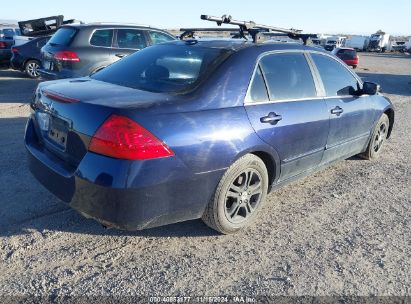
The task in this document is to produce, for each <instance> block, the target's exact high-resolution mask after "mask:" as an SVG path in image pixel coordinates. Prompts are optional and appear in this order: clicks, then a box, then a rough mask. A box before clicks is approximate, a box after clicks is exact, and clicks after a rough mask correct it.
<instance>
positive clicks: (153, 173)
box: [25, 118, 223, 230]
mask: <svg viewBox="0 0 411 304" xmlns="http://www.w3.org/2000/svg"><path fill="white" fill-rule="evenodd" d="M35 137H36V134H35V130H34V123H33V120H32V119H31V118H30V119H29V121H28V123H27V126H26V135H25V145H26V148H27V151H28V164H29V169H30V171H31V172H32V174H33V175H34V177H35V178H36V179H37V180H38V181H39V182H40V183H41V184H42V185H43V186H44V187H45V188H47V189H48V190H49V191H50V192H51V193H53V194H54V195H56V196H57V197H58V198H60V199H61V200H62V201H64V202H66V203H67V204H69V205H70V206H71V207H72V208H74V209H76V210H77V211H78V212H80V213H81V214H83V215H84V216H86V217H88V218H93V219H95V220H97V221H98V222H100V223H102V224H104V225H106V226H109V227H115V228H119V229H125V230H139V229H144V228H150V227H156V226H161V225H166V224H171V223H176V222H180V221H184V220H190V219H196V218H200V217H201V216H202V214H203V212H204V209H205V207H206V205H207V203H208V201H209V199H210V197H211V196H212V193H213V191H214V190H215V187H216V185H217V183H218V180H219V179H220V177H221V175H222V174H223V172H222V171H221V170H220V171H215V172H208V173H207V174H192V173H191V172H190V171H189V170H188V169H187V168H186V167H185V166H184V165H183V164H182V163H181V162H180V161H179V160H178V159H177V158H176V157H172V158H165V159H158V160H152V161H150V163H149V164H148V165H147V166H145V165H144V164H142V163H137V162H134V164H133V162H132V161H126V160H118V159H113V158H110V157H105V156H102V155H98V154H95V153H91V152H88V153H86V155H85V156H84V158H83V159H82V161H81V162H80V164H79V166H78V167H77V168H73V167H70V166H65V165H64V164H63V163H62V161H61V160H60V159H58V158H57V157H56V156H54V155H53V154H52V153H50V152H48V151H47V150H46V149H45V148H42V147H41V146H40V145H39V144H36V142H37V140H36V139H35ZM194 193H195V194H194Z"/></svg>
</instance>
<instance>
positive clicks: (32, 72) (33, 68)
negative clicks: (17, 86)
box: [24, 60, 40, 79]
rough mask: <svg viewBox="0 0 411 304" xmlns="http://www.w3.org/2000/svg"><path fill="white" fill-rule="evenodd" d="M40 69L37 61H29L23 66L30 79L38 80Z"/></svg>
mask: <svg viewBox="0 0 411 304" xmlns="http://www.w3.org/2000/svg"><path fill="white" fill-rule="evenodd" d="M39 68H40V65H39V62H38V61H37V60H29V61H27V62H26V64H25V65H24V72H25V73H26V75H27V76H29V77H30V78H33V79H35V78H38V77H39V76H40V74H39V72H38V69H39Z"/></svg>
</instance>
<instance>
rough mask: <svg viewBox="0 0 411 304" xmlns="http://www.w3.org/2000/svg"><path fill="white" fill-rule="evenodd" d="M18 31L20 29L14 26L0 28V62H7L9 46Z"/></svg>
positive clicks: (8, 59)
mask: <svg viewBox="0 0 411 304" xmlns="http://www.w3.org/2000/svg"><path fill="white" fill-rule="evenodd" d="M19 33H20V31H19V30H18V29H16V28H12V27H4V28H0V64H7V65H8V64H9V61H10V58H11V46H12V45H13V44H14V37H15V36H16V35H18V34H19Z"/></svg>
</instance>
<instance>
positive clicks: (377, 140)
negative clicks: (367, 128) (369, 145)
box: [373, 123, 387, 152]
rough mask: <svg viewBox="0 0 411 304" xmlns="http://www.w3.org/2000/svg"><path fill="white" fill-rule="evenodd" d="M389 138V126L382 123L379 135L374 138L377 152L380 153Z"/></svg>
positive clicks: (378, 131)
mask: <svg viewBox="0 0 411 304" xmlns="http://www.w3.org/2000/svg"><path fill="white" fill-rule="evenodd" d="M386 138H387V125H386V124H385V123H382V124H381V125H380V127H379V128H378V130H377V133H376V134H375V137H374V145H373V149H374V151H375V152H378V151H380V149H381V147H382V145H383V143H384V141H385V139H386Z"/></svg>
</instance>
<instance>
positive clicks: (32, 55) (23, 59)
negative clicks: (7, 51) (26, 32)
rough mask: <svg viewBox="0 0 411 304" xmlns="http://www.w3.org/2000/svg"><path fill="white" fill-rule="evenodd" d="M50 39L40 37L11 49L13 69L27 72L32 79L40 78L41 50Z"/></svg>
mask: <svg viewBox="0 0 411 304" xmlns="http://www.w3.org/2000/svg"><path fill="white" fill-rule="evenodd" d="M49 39H50V37H49V36H46V37H39V38H35V39H33V40H30V41H28V42H26V43H24V44H22V45H19V46H13V47H12V48H11V52H12V54H13V55H12V57H11V60H10V63H11V67H12V68H13V69H14V70H18V71H22V72H25V73H26V75H27V76H29V77H31V78H37V77H39V76H40V74H39V72H38V69H39V67H40V62H41V59H40V55H41V54H40V49H41V48H42V47H43V46H44V45H45V44H46V43H47V41H48V40H49Z"/></svg>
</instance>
